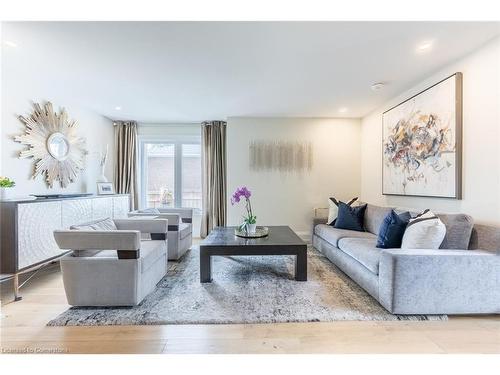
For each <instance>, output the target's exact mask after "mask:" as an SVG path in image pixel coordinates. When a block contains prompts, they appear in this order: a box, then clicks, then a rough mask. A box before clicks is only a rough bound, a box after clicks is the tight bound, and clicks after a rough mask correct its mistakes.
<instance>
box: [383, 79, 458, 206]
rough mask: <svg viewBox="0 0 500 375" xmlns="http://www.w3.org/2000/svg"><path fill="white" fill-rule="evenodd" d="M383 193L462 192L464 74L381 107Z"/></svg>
mask: <svg viewBox="0 0 500 375" xmlns="http://www.w3.org/2000/svg"><path fill="white" fill-rule="evenodd" d="M382 127H383V130H382V142H383V146H382V147H383V155H382V158H383V167H382V169H383V173H382V176H383V178H382V193H383V194H385V195H406V196H425V197H441V198H454V199H461V198H462V189H461V187H462V186H461V185H462V74H461V73H455V74H453V75H452V76H450V77H448V78H445V79H444V80H442V81H440V82H438V83H436V84H435V85H433V86H431V87H429V88H427V89H426V90H424V91H422V92H420V93H419V94H417V95H415V96H413V97H411V98H409V99H407V100H405V101H404V102H402V103H400V104H398V105H397V106H395V107H393V108H391V109H389V110H388V111H386V112H384V113H383V116H382Z"/></svg>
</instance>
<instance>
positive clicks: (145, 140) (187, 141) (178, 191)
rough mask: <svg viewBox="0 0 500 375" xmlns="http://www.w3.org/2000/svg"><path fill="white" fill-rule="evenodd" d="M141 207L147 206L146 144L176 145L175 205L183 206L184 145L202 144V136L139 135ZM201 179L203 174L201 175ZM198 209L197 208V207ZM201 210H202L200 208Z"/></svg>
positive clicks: (176, 206) (177, 206)
mask: <svg viewBox="0 0 500 375" xmlns="http://www.w3.org/2000/svg"><path fill="white" fill-rule="evenodd" d="M138 141H139V142H138V146H139V168H140V171H139V178H140V183H139V184H138V185H139V207H140V208H141V209H144V208H147V197H146V191H147V186H148V181H147V180H148V178H147V167H148V166H147V163H148V162H147V158H146V147H145V145H146V144H171V145H173V146H174V186H175V191H174V207H175V208H180V207H182V145H200V147H201V137H197V136H186V135H172V136H156V137H153V136H139V137H138ZM200 179H201V176H200ZM195 210H196V209H195ZM200 212H201V210H200Z"/></svg>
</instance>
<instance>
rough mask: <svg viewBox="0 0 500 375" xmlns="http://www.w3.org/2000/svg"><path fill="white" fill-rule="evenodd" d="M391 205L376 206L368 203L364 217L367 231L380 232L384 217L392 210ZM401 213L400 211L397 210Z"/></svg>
mask: <svg viewBox="0 0 500 375" xmlns="http://www.w3.org/2000/svg"><path fill="white" fill-rule="evenodd" d="M391 210H392V208H391V207H381V206H375V205H374V204H369V203H368V204H367V206H366V211H365V218H364V226H365V230H366V231H367V232H370V233H373V234H378V232H379V230H380V226H381V225H382V222H383V221H384V218H385V217H386V216H387V214H389V213H390V212H391ZM397 213H398V214H399V212H397Z"/></svg>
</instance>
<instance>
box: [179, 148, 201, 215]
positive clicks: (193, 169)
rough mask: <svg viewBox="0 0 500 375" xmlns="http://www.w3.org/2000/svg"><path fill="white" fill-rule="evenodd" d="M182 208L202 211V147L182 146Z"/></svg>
mask: <svg viewBox="0 0 500 375" xmlns="http://www.w3.org/2000/svg"><path fill="white" fill-rule="evenodd" d="M182 207H191V208H195V209H198V210H201V146H200V145H199V144H184V145H182Z"/></svg>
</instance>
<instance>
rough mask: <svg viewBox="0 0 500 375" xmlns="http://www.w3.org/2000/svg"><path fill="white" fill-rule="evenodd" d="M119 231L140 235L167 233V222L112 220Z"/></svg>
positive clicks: (157, 220)
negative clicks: (134, 232) (136, 232)
mask: <svg viewBox="0 0 500 375" xmlns="http://www.w3.org/2000/svg"><path fill="white" fill-rule="evenodd" d="M114 222H115V225H116V227H117V228H118V229H119V230H138V231H139V232H141V233H167V231H168V224H169V222H168V220H166V219H164V218H157V219H153V218H151V219H133V218H129V219H114Z"/></svg>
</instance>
